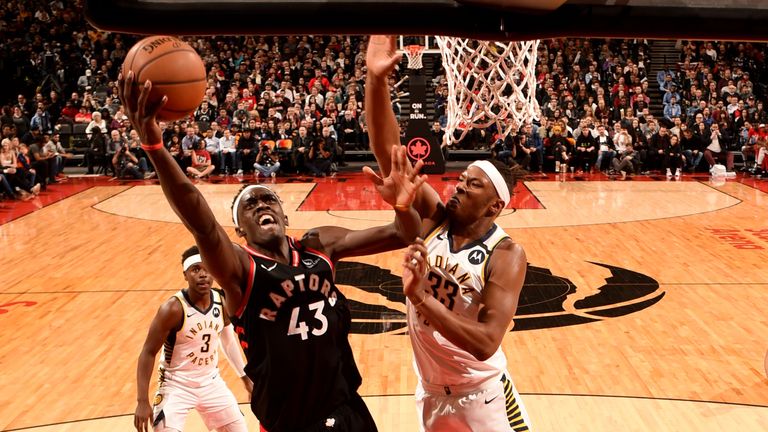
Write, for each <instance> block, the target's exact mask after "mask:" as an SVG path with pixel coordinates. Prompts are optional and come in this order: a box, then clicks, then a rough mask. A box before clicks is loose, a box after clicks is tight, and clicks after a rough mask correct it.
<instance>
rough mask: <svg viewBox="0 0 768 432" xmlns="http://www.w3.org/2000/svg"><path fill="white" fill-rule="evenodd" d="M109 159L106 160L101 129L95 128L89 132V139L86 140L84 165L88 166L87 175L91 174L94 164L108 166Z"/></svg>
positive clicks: (105, 144) (105, 148)
mask: <svg viewBox="0 0 768 432" xmlns="http://www.w3.org/2000/svg"><path fill="white" fill-rule="evenodd" d="M108 161H110V159H109V158H107V143H106V142H105V140H104V135H103V134H102V133H101V129H100V128H99V127H98V126H95V127H94V128H93V129H92V130H91V137H90V139H89V140H88V150H87V151H86V153H85V163H86V165H87V166H88V171H87V173H88V174H93V167H94V166H95V165H96V164H100V166H102V167H104V169H105V171H106V167H107V166H108V164H109V162H108Z"/></svg>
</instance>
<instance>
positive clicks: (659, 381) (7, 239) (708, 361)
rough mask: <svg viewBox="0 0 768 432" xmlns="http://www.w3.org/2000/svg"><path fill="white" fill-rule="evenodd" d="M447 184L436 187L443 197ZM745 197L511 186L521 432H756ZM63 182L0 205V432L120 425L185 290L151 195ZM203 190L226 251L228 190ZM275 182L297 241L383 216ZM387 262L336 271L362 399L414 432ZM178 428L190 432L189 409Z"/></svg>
mask: <svg viewBox="0 0 768 432" xmlns="http://www.w3.org/2000/svg"><path fill="white" fill-rule="evenodd" d="M448 178H449V177H446V178H445V179H439V178H438V179H432V180H431V181H432V182H433V184H435V185H436V186H442V189H441V191H442V193H444V194H450V191H451V185H450V182H449V180H446V179H448ZM764 184H765V182H762V183H760V184H758V185H757V186H758V187H760V188H764V187H765V186H764ZM753 186H754V185H748V184H742V183H739V182H731V181H729V182H728V183H725V184H723V185H713V184H710V183H709V182H708V181H707V180H706V179H701V181H682V182H674V181H672V182H668V181H666V180H664V179H662V180H655V179H649V181H627V182H611V181H572V179H570V178H569V179H568V181H565V182H559V181H533V182H527V183H526V184H525V186H521V187H520V188H518V190H517V201H516V202H515V207H516V209H509V210H507V211H505V213H504V215H503V216H502V217H501V218H500V219H499V224H500V225H502V226H503V227H504V228H506V229H507V231H508V232H509V233H510V235H511V236H512V237H513V238H514V239H515V240H516V241H518V242H519V243H521V244H522V245H523V246H524V247H525V249H526V252H527V255H528V259H529V262H530V268H529V272H528V278H527V279H526V286H525V288H524V290H523V295H522V297H521V302H520V307H519V310H518V316H517V317H516V330H517V331H513V332H511V333H509V334H508V335H507V337H506V338H505V340H504V343H503V347H504V350H505V352H506V354H507V357H508V360H509V370H510V372H511V374H512V376H513V378H514V381H515V384H516V386H517V387H518V389H519V391H520V392H521V393H522V394H523V401H524V403H525V404H526V406H527V408H528V411H529V414H530V416H531V419H532V421H533V423H534V427H535V430H537V431H645V430H658V431H709V430H718V431H720V430H728V431H731V430H732V431H762V430H765V429H766V425H768V380H766V378H765V375H764V372H763V356H764V355H765V352H766V349H767V348H768V342H766V337H765V335H766V334H768V315H766V310H768V295H766V294H767V293H768V275H766V270H767V269H768V265H767V264H766V263H768V221H767V220H766V217H765V215H766V210H765V209H766V206H768V195H766V192H764V191H761V190H759V188H756V187H753ZM69 187H73V188H76V190H73V191H72V194H71V195H70V194H69V193H63V192H59V193H61V194H62V195H61V196H60V197H58V198H56V199H48V200H47V201H45V202H42V201H40V202H37V203H32V204H28V205H31V206H33V207H32V208H30V209H29V212H26V210H24V209H22V210H24V213H27V214H26V215H24V216H22V217H18V216H19V215H18V214H16V213H15V212H16V209H14V208H11V207H10V205H9V204H7V203H3V205H2V206H0V216H3V217H4V218H5V219H4V221H5V223H4V224H3V225H0V251H2V252H1V253H2V257H3V260H2V263H3V264H2V269H1V270H0V275H2V282H3V283H2V285H0V336H2V341H3V343H2V344H0V371H2V373H0V389H2V391H0V429H2V430H6V431H10V430H25V431H26V430H29V431H85V432H90V431H104V430H116V431H129V430H132V413H133V410H134V408H135V399H136V395H135V371H136V360H137V357H138V353H139V350H140V348H141V345H142V343H143V340H144V337H145V335H146V331H147V328H148V326H149V322H150V320H151V318H152V316H153V315H154V313H155V311H156V310H157V307H158V306H159V305H160V303H161V302H162V301H163V300H165V299H166V298H168V297H169V296H170V295H171V294H172V293H173V292H174V291H176V290H177V289H179V288H180V287H181V286H182V283H183V279H182V278H181V274H180V269H179V256H180V253H181V252H182V251H183V250H184V249H186V248H187V247H188V246H189V245H190V244H191V241H192V239H191V236H190V235H188V234H187V233H186V231H185V229H184V228H183V226H182V225H181V224H179V223H178V222H177V221H176V219H175V216H174V215H173V214H172V212H171V210H170V208H169V207H168V205H167V204H166V203H165V201H164V199H163V197H162V194H161V192H160V189H159V187H158V186H156V185H151V184H146V185H144V184H140V185H134V184H118V183H115V182H104V181H101V182H98V181H95V182H94V181H91V180H89V181H81V180H72V181H71V182H70V184H69V185H68V186H54V187H53V188H52V189H57V188H58V189H60V190H64V189H66V188H69ZM199 187H200V189H201V190H202V191H203V193H204V194H205V195H206V196H207V197H208V199H209V202H210V203H211V205H212V207H213V208H214V211H215V212H216V215H217V217H218V218H219V220H220V221H221V222H222V223H223V224H224V225H225V226H226V227H227V229H228V231H229V233H230V234H231V236H232V238H233V240H236V236H235V235H234V230H233V229H232V223H231V218H230V215H229V205H230V203H231V200H232V197H233V195H234V193H235V191H236V190H237V189H238V188H239V187H240V186H239V184H231V183H226V182H224V183H220V184H200V185H199ZM274 188H275V190H276V191H277V192H278V193H279V194H280V196H281V197H282V199H283V200H284V207H285V209H286V213H287V214H288V217H289V221H290V228H291V230H290V233H291V234H293V235H296V236H299V235H301V233H303V231H304V230H306V229H307V228H310V227H313V226H318V225H323V224H339V225H343V226H347V227H350V228H363V227H366V226H371V224H378V223H384V222H386V221H389V220H391V218H392V213H391V212H390V211H388V210H386V209H385V206H382V205H381V203H380V202H379V201H377V199H376V196H375V193H373V192H372V191H371V189H370V188H369V187H368V186H367V185H366V184H365V183H364V181H363V180H362V179H361V178H360V177H359V176H347V177H343V178H338V179H327V180H325V179H324V180H320V181H318V182H317V183H304V182H278V183H277V184H275V185H274ZM51 194H53V192H51ZM25 208H26V207H25ZM352 209H354V210H352ZM19 211H21V210H19ZM760 230H764V231H760ZM400 256H401V255H400V252H394V253H389V254H382V255H377V256H372V257H363V258H357V259H354V260H350V262H346V263H343V264H341V265H340V266H339V271H338V276H337V278H338V281H339V284H340V285H341V286H342V289H343V290H344V291H345V293H346V294H347V296H348V297H349V298H351V299H352V300H354V301H355V304H354V307H355V310H354V317H355V321H354V332H355V334H353V335H351V341H352V346H353V348H354V349H355V354H356V358H357V361H358V364H359V366H360V369H361V372H362V374H363V386H362V387H361V394H363V395H364V396H365V397H366V401H367V403H368V404H369V406H370V408H371V410H372V412H373V413H374V417H375V418H376V419H377V423H378V424H379V427H380V430H382V431H393V432H394V431H415V430H418V428H417V426H416V419H415V409H414V403H413V398H412V396H411V394H412V392H413V389H414V386H415V376H414V373H413V370H412V366H411V359H412V357H411V348H410V344H409V341H408V338H407V336H406V335H404V329H403V326H404V315H403V312H404V310H405V309H404V305H403V303H402V297H401V296H398V290H399V289H400V287H399V285H398V275H399V274H400V271H399V264H398V263H399V260H400ZM224 363H226V362H225V361H222V370H223V375H224V377H225V379H226V380H227V381H228V382H229V383H230V386H231V387H232V388H233V390H234V391H235V394H236V396H237V397H238V400H240V401H241V402H245V393H244V391H243V389H242V388H241V386H240V385H239V382H238V381H237V380H236V378H235V377H234V375H233V374H232V373H231V371H230V370H229V368H228V365H223V364H224ZM243 411H244V412H245V413H246V416H247V418H248V421H249V423H250V424H251V425H254V429H253V430H256V429H255V424H256V422H255V419H254V418H253V415H252V414H251V413H250V411H249V410H248V409H247V407H246V406H245V405H244V406H243ZM186 430H190V431H201V430H204V429H203V427H202V425H201V423H200V421H199V418H198V417H197V416H196V415H192V416H191V417H190V420H189V422H188V427H187V429H186Z"/></svg>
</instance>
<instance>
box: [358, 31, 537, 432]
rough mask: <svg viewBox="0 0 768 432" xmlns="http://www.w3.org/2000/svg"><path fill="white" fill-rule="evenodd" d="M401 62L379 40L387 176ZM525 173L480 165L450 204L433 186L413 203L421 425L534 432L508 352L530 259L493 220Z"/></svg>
mask: <svg viewBox="0 0 768 432" xmlns="http://www.w3.org/2000/svg"><path fill="white" fill-rule="evenodd" d="M400 59H401V56H400V55H398V54H397V53H396V48H395V39H394V37H387V36H373V37H372V38H371V41H370V43H369V45H368V52H367V68H368V77H367V81H366V88H365V110H366V118H367V119H368V128H369V135H370V139H371V147H372V149H373V152H374V154H375V156H376V160H377V162H378V164H379V167H380V169H381V170H382V172H383V173H384V174H385V175H386V173H387V167H389V166H390V162H389V158H390V157H389V156H388V155H389V153H390V149H391V147H392V146H396V145H399V143H400V133H399V127H398V124H397V121H396V119H395V116H394V114H393V112H392V108H391V103H390V97H389V89H388V87H387V77H388V75H389V74H390V72H391V71H392V70H393V69H394V67H395V65H397V64H398V63H399V62H400ZM519 175H520V173H519V172H512V171H511V170H510V169H509V167H507V166H506V165H504V164H503V163H500V162H498V161H492V162H490V161H478V162H474V163H472V164H471V165H470V166H469V167H468V168H467V170H466V171H464V172H463V173H462V175H461V177H460V178H459V182H458V184H457V185H456V192H455V194H454V195H453V196H452V197H451V198H450V199H449V200H448V202H447V203H443V202H442V201H441V200H440V197H439V195H438V194H437V192H435V190H434V189H432V188H431V187H430V186H429V185H428V184H426V183H425V184H424V185H422V187H421V189H420V190H419V194H417V196H416V199H415V201H414V203H413V207H414V208H415V209H416V210H417V211H418V212H419V214H420V216H421V217H422V231H421V233H422V234H421V237H422V238H425V239H426V240H425V241H421V240H418V241H417V242H416V243H414V244H413V245H412V246H411V247H410V248H409V251H408V252H407V253H406V257H405V261H404V271H403V289H404V292H405V294H406V297H407V299H408V302H407V303H408V305H407V312H408V313H407V319H408V330H409V335H410V337H411V343H412V345H413V350H414V363H415V367H416V373H417V375H418V377H419V385H418V388H417V390H416V399H417V408H418V413H419V416H420V424H421V430H426V431H451V432H464V431H466V432H469V431H474V432H483V431H493V432H498V431H516V432H522V431H528V430H530V429H529V428H530V421H529V420H528V416H527V414H526V412H525V409H524V408H523V405H522V403H521V402H520V398H519V396H518V394H517V391H516V389H515V387H514V385H513V383H512V380H511V378H510V375H509V373H508V372H507V362H506V357H505V356H504V353H503V351H502V350H501V342H502V340H503V338H504V335H505V334H506V333H507V332H508V331H509V329H510V326H511V324H512V318H513V317H514V314H515V310H516V309H517V302H518V297H519V296H520V291H521V289H522V285H523V281H524V279H525V272H526V268H527V260H526V256H525V252H524V251H523V249H522V247H520V245H518V244H516V243H515V242H513V241H512V240H511V239H510V238H509V236H508V235H507V234H506V233H505V232H504V231H503V230H502V229H501V228H500V227H499V226H498V225H496V223H495V222H494V221H495V219H496V218H497V217H498V216H499V214H500V213H501V211H502V210H503V209H504V208H505V207H506V206H507V204H509V199H510V195H511V192H512V190H513V189H514V185H515V182H516V177H517V176H519Z"/></svg>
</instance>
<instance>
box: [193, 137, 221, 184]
mask: <svg viewBox="0 0 768 432" xmlns="http://www.w3.org/2000/svg"><path fill="white" fill-rule="evenodd" d="M191 159H192V166H188V167H187V174H189V175H190V176H192V177H193V178H196V179H199V178H208V176H209V175H210V174H211V173H212V172H213V170H214V169H215V168H216V167H215V166H214V165H213V163H212V162H211V154H210V153H208V150H206V144H205V141H198V143H197V148H195V149H193V150H192V157H191Z"/></svg>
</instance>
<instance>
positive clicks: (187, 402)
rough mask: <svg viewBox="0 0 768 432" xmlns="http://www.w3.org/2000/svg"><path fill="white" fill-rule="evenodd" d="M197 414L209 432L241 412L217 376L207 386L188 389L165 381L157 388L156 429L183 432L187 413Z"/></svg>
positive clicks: (230, 393) (189, 387) (237, 417)
mask: <svg viewBox="0 0 768 432" xmlns="http://www.w3.org/2000/svg"><path fill="white" fill-rule="evenodd" d="M192 409H195V410H197V412H198V413H200V417H202V419H203V422H204V423H205V426H206V427H207V428H208V430H213V429H217V428H220V427H222V426H226V425H228V424H230V423H232V422H234V421H237V420H238V419H240V418H243V413H242V412H240V407H238V406H237V400H236V399H235V396H234V395H233V394H232V392H231V391H230V390H229V388H228V387H227V384H226V383H225V382H224V380H223V379H222V378H221V376H219V375H216V377H215V378H213V379H212V380H211V382H210V383H209V384H206V385H204V386H201V387H191V386H188V385H183V384H180V383H178V382H174V381H165V382H163V383H162V384H161V385H160V388H158V389H157V394H155V400H154V403H153V411H154V422H153V426H154V428H155V430H163V429H165V428H167V429H176V430H180V431H183V430H184V423H185V422H186V420H187V414H189V410H192Z"/></svg>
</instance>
